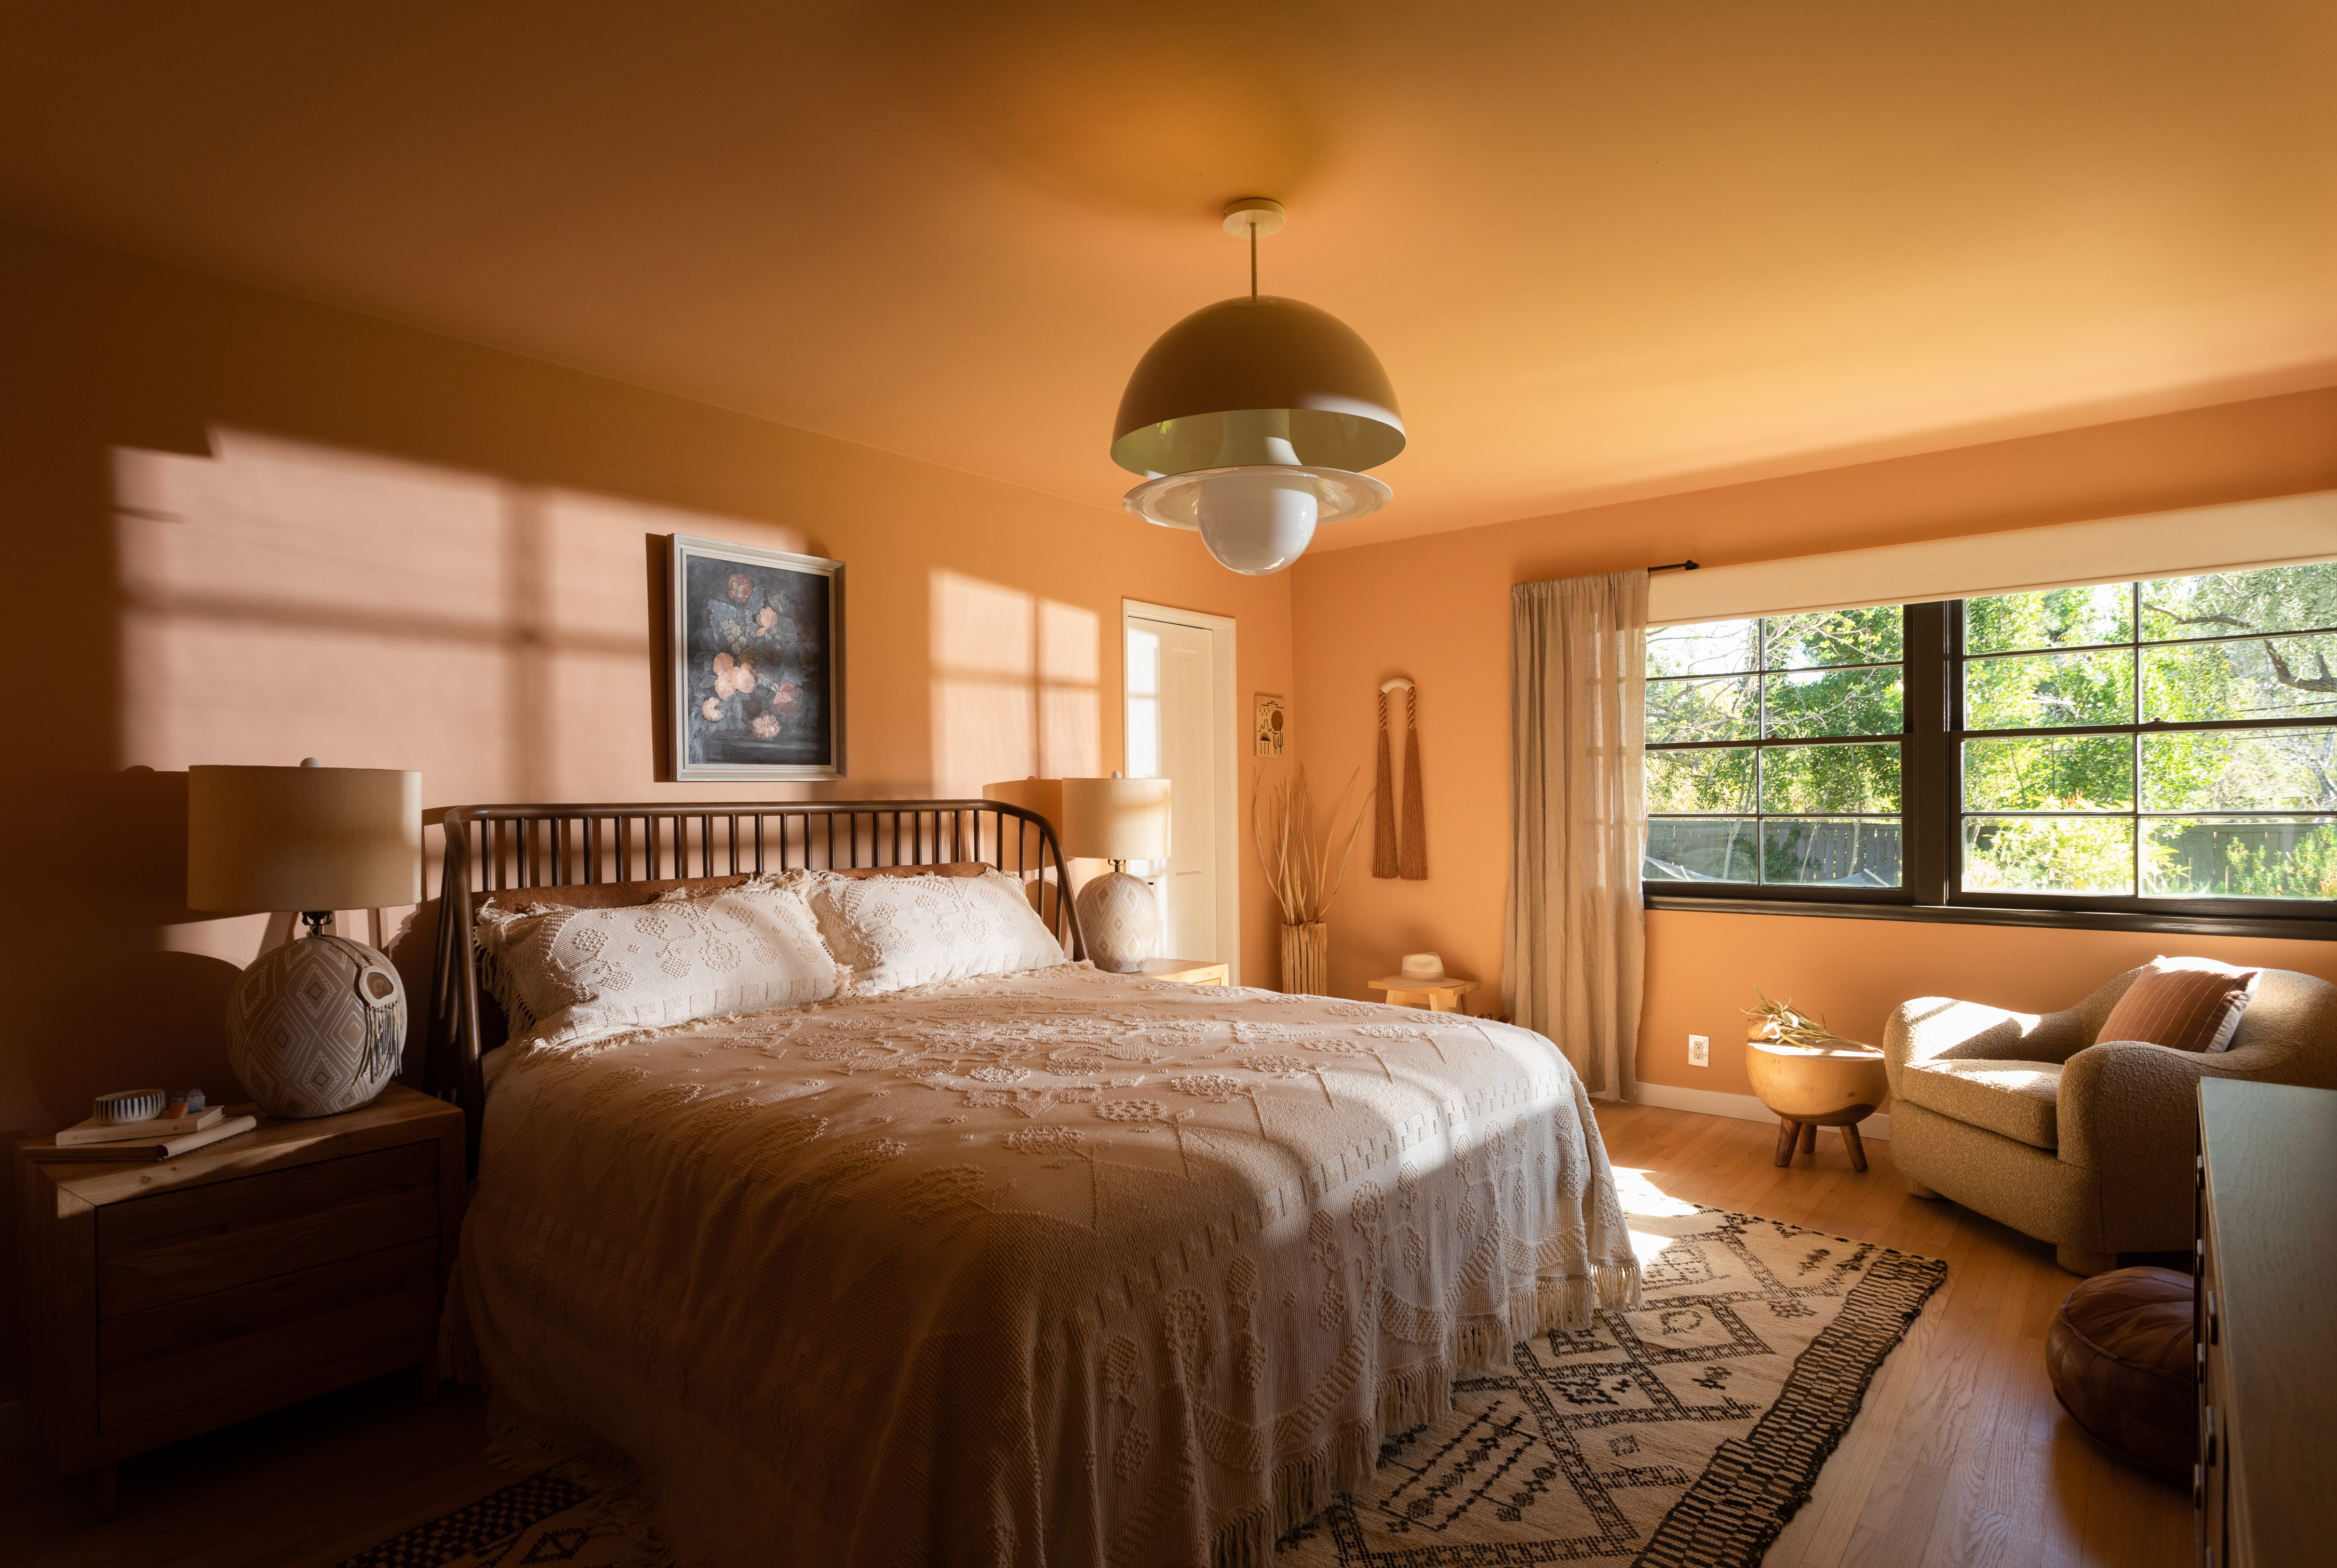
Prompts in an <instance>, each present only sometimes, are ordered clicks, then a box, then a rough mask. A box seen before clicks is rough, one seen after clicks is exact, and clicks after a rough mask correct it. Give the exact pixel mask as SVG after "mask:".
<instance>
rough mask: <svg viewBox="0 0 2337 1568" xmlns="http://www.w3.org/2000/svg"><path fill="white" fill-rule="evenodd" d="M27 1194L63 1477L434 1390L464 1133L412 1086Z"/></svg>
mask: <svg viewBox="0 0 2337 1568" xmlns="http://www.w3.org/2000/svg"><path fill="white" fill-rule="evenodd" d="M45 1142H47V1140H46V1139H24V1140H20V1141H19V1142H18V1143H17V1145H16V1147H17V1161H16V1177H17V1193H18V1201H19V1203H20V1205H21V1207H20V1209H19V1210H18V1212H19V1214H20V1216H21V1220H20V1234H21V1236H22V1239H23V1240H22V1244H21V1245H22V1264H21V1268H22V1278H23V1284H24V1322H25V1328H26V1330H27V1333H28V1336H29V1347H30V1350H31V1354H30V1356H29V1357H28V1358H27V1359H28V1363H29V1371H30V1374H31V1378H30V1381H31V1384H32V1387H31V1389H30V1394H31V1400H30V1403H31V1406H32V1409H33V1413H34V1420H35V1421H36V1422H37V1423H38V1424H39V1426H40V1428H41V1431H42V1435H43V1436H44V1439H45V1440H46V1442H47V1444H48V1446H49V1449H50V1452H51V1454H52V1455H54V1461H55V1464H56V1466H57V1469H58V1472H59V1473H60V1474H62V1475H76V1474H79V1473H81V1472H83V1471H87V1470H95V1471H96V1472H97V1473H98V1479H97V1485H98V1506H99V1509H100V1511H101V1512H103V1513H104V1514H108V1515H111V1514H112V1511H113V1495H114V1465H115V1463H116V1462H117V1461H119V1460H121V1459H122V1458H124V1457H126V1456H128V1455H132V1454H139V1453H142V1452H144V1451H145V1450H147V1449H149V1448H155V1447H160V1446H161V1445H163V1444H165V1443H174V1442H176V1441H178V1440H179V1439H180V1438H181V1437H189V1436H193V1435H194V1434H196V1433H198V1432H205V1431H209V1430H210V1429H211V1428H212V1427H214V1426H225V1425H227V1424H228V1423H229V1422H230V1421H240V1420H242V1419H243V1418H244V1417H246V1416H256V1415H258V1414H259V1413H260V1412H261V1411H264V1410H272V1409H275V1408H276V1407H278V1406H283V1405H289V1404H291V1403H293V1402H294V1401H296V1400H300V1399H306V1398H308V1397H309V1396H311V1395H314V1394H321V1393H324V1392H325V1391H326V1390H328V1389H331V1388H338V1387H343V1386H344V1385H346V1384H350V1383H356V1382H359V1381H362V1380H363V1379H365V1378H367V1377H377V1376H379V1375H380V1374H382V1373H384V1372H387V1371H391V1370H393V1369H395V1368H396V1367H411V1366H416V1365H418V1366H419V1367H421V1368H422V1377H423V1392H424V1397H435V1394H436V1392H437V1339H438V1307H439V1303H440V1301H441V1300H442V1299H444V1297H445V1287H446V1278H447V1274H448V1272H449V1270H450V1269H452V1268H453V1267H454V1262H455V1236H456V1234H457V1231H458V1229H459V1227H460V1224H461V1221H462V1213H463V1200H464V1180H463V1116H462V1112H459V1111H457V1110H456V1109H455V1107H454V1106H452V1105H449V1104H447V1103H445V1102H444V1101H440V1100H434V1099H432V1098H431V1097H430V1096H428V1095H426V1094H422V1093H416V1092H415V1091H414V1090H411V1089H407V1088H405V1087H403V1086H402V1085H399V1084H395V1083H393V1084H391V1085H390V1086H389V1088H388V1089H387V1090H386V1091H385V1092H384V1093H383V1094H382V1096H381V1098H380V1099H378V1100H376V1101H375V1102H374V1103H372V1104H371V1105H368V1106H367V1107H366V1108H365V1109H364V1110H361V1111H351V1112H346V1113H344V1114H342V1115H339V1116H320V1117H317V1118H315V1119H313V1120H309V1121H298V1122H277V1121H270V1120H265V1119H263V1120H262V1121H261V1122H260V1123H259V1126H258V1127H256V1128H254V1129H253V1130H252V1131H251V1132H246V1133H243V1134H242V1135H240V1136H239V1137H235V1138H230V1139H227V1140H225V1141H223V1142H219V1143H216V1144H213V1145H212V1146H210V1148H207V1149H199V1150H197V1151H195V1152H193V1153H191V1154H186V1155H182V1156H181V1157H180V1158H179V1159H176V1160H167V1161H140V1162H138V1163H135V1164H91V1163H65V1162H54V1163H42V1162H40V1161H34V1160H32V1159H29V1158H27V1157H26V1156H25V1154H24V1150H25V1149H26V1147H27V1146H28V1145H30V1144H34V1143H45Z"/></svg>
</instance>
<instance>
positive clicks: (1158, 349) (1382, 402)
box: [1111, 294, 1404, 521]
mask: <svg viewBox="0 0 2337 1568" xmlns="http://www.w3.org/2000/svg"><path fill="white" fill-rule="evenodd" d="M1403 443H1404V432H1403V417H1402V416H1401V415H1400V414H1398V413H1397V412H1396V406H1395V389H1394V388H1393V387H1391V386H1390V385H1389V384H1388V378H1387V372H1386V371H1385V370H1384V369H1382V368H1380V362H1379V357H1378V356H1377V355H1375V354H1374V353H1373V352H1372V350H1371V346H1370V345H1369V344H1367V343H1365V342H1364V340H1363V338H1360V337H1358V336H1356V335H1355V333H1354V331H1353V330H1352V329H1351V328H1348V326H1347V325H1346V324H1345V322H1343V321H1341V320H1340V319H1338V318H1337V317H1335V316H1334V315H1332V314H1331V313H1330V312H1328V311H1326V310H1318V309H1315V307H1314V306H1312V305H1309V304H1306V303H1305V302H1304V301H1303V300H1298V299H1280V298H1277V297H1276V296H1274V295H1270V294H1269V295H1260V296H1252V297H1245V298H1240V299H1221V300H1219V301H1218V302H1217V303H1216V304H1214V305H1208V306H1204V307H1202V308H1201V309H1198V310H1196V311H1194V312H1193V313H1192V314H1191V315H1190V316H1188V317H1186V318H1185V319H1183V320H1182V321H1179V322H1178V323H1177V324H1176V325H1175V326H1173V327H1171V328H1168V331H1166V332H1163V333H1162V334H1161V335H1160V337H1159V340H1158V341H1157V342H1155V343H1154V344H1153V345H1152V347H1151V348H1149V349H1147V350H1145V354H1144V358H1142V359H1139V361H1137V365H1136V370H1135V373H1134V374H1132V375H1131V376H1129V378H1128V389H1127V391H1126V392H1124V393H1123V394H1121V396H1120V417H1119V418H1118V419H1117V420H1116V421H1115V422H1114V423H1113V426H1112V443H1111V457H1112V461H1113V462H1115V463H1117V464H1119V465H1120V466H1121V467H1123V468H1125V469H1127V470H1129V472H1130V473H1133V474H1141V475H1145V476H1146V477H1148V478H1157V477H1159V476H1160V475H1180V474H1186V473H1189V472H1190V471H1191V470H1193V469H1196V468H1201V467H1214V468H1227V467H1238V466H1248V465H1252V464H1264V463H1282V464H1297V465H1299V466H1305V467H1311V468H1338V469H1346V470H1350V471H1353V470H1356V469H1362V468H1371V467H1375V466H1378V465H1380V464H1382V463H1384V462H1386V461H1387V460H1388V459H1389V458H1391V457H1393V456H1395V455H1396V454H1397V453H1399V452H1402V451H1403ZM1384 488H1385V487H1384V486H1382V489H1383V490H1384ZM1325 521H1328V519H1327V518H1326V519H1325Z"/></svg>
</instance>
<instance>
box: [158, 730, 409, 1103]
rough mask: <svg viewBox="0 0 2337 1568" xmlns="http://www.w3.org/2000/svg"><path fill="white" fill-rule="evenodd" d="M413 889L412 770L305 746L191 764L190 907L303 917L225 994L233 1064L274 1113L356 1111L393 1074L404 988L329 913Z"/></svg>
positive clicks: (403, 897)
mask: <svg viewBox="0 0 2337 1568" xmlns="http://www.w3.org/2000/svg"><path fill="white" fill-rule="evenodd" d="M421 900H422V775H421V774H419V773H402V772H399V771H397V770H396V769H388V768H328V767H325V766H324V765H323V764H322V763H320V762H318V760H316V759H315V758H313V757H311V758H309V759H308V760H307V761H305V762H303V763H301V764H300V766H299V767H298V768H193V769H189V770H188V779H187V907H189V908H191V909H212V910H220V911H225V912H232V913H235V914H254V913H259V912H261V911H267V912H269V913H276V912H279V911H286V910H297V911H298V912H299V915H300V917H301V919H302V920H303V921H305V922H306V923H307V925H308V935H307V936H305V937H302V938H301V939H299V940H298V941H293V942H287V943H285V944H284V945H283V946H279V947H276V948H273V949H271V950H269V952H266V953H263V954H261V955H260V956H259V957H258V958H257V959H255V960H253V962H252V965H251V966H250V967H249V968H248V969H246V970H245V971H244V972H243V975H242V976H241V977H240V978H239V979H238V980H237V981H236V983H235V987H234V989H233V990H232V991H231V992H230V994H229V996H228V1004H227V1050H228V1064H229V1065H230V1067H232V1068H233V1069H234V1071H235V1076H236V1080H237V1082H238V1083H241V1084H242V1086H243V1092H244V1093H246V1094H249V1096H250V1097H251V1098H252V1099H253V1100H255V1101H257V1102H259V1107H260V1109H261V1110H263V1111H265V1112H268V1114H269V1115H270V1116H330V1115H333V1114H336V1113H337V1112H342V1111H350V1110H355V1109H356V1108H357V1106H360V1105H365V1104H368V1103H371V1102H372V1101H373V1100H374V1098H375V1097H376V1096H377V1095H378V1094H380V1093H381V1091H382V1089H383V1087H384V1086H385V1085H386V1084H387V1083H388V1082H389V1080H390V1078H391V1076H392V1075H393V1074H394V1073H396V1071H397V1069H398V1064H399V1062H400V1061H401V1059H402V1058H403V1056H404V1054H405V1050H406V987H405V985H404V984H403V983H402V982H400V981H399V979H398V977H397V971H396V969H395V968H394V967H392V966H391V965H390V962H389V960H388V958H387V957H386V956H383V955H382V954H380V953H377V952H376V951H375V950H374V949H373V948H371V947H368V946H366V945H365V944H364V943H362V942H352V941H350V940H348V939H347V937H344V936H327V935H326V934H325V925H326V923H327V922H328V921H329V920H330V919H331V918H332V916H333V911H334V910H336V909H378V908H385V907H395V906H397V905H404V904H418V903H420V902H421Z"/></svg>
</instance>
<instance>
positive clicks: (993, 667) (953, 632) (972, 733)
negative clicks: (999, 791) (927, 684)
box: [928, 571, 1102, 797]
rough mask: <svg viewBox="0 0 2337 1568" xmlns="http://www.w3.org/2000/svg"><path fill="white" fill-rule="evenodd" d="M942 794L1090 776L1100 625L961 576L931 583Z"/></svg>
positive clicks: (1096, 746) (939, 574)
mask: <svg viewBox="0 0 2337 1568" xmlns="http://www.w3.org/2000/svg"><path fill="white" fill-rule="evenodd" d="M928 581H929V583H930V585H931V588H930V591H931V594H932V613H933V633H932V636H933V660H934V675H933V693H934V714H933V726H934V784H933V787H934V792H935V794H937V795H940V796H943V797H957V796H976V795H979V794H981V793H982V786H983V785H984V784H986V783H989V782H992V781H993V780H996V779H1022V778H1027V777H1030V776H1031V775H1032V774H1037V775H1038V776H1040V777H1041V778H1048V779H1060V778H1065V777H1074V778H1076V777H1085V776H1092V775H1093V774H1094V773H1095V772H1096V771H1097V769H1098V758H1099V756H1100V750H1101V741H1100V736H1101V730H1102V712H1101V708H1100V694H1099V681H1098V676H1099V671H1100V667H1101V663H1102V655H1101V652H1100V647H1099V639H1100V635H1101V627H1102V618H1101V617H1100V616H1099V615H1098V614H1097V613H1095V612H1094V611H1092V610H1087V609H1082V608H1080V606H1078V605H1075V604H1062V603H1056V602H1055V601H1053V600H1046V599H1041V598H1039V597H1038V596H1036V595H1034V594H1031V593H1024V592H1023V591H1022V590H1021V589H1019V588H1009V587H1006V586H1004V585H1003V584H1001V583H988V582H984V581H983V580H982V579H980V578H977V577H968V576H965V575H963V574H962V573H955V572H943V571H936V572H934V573H932V574H931V576H930V578H929V579H928Z"/></svg>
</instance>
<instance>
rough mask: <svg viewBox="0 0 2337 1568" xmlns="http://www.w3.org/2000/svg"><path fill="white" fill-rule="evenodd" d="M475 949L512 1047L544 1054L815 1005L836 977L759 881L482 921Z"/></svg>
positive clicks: (786, 896) (790, 911) (805, 931)
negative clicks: (516, 1042) (521, 1042)
mask: <svg viewBox="0 0 2337 1568" xmlns="http://www.w3.org/2000/svg"><path fill="white" fill-rule="evenodd" d="M479 946H481V947H482V948H483V949H484V951H485V953H486V955H487V957H488V959H489V964H488V965H487V968H488V971H489V973H488V976H487V978H488V984H489V987H490V989H492V990H493V991H494V994H495V995H496V998H497V999H498V1000H499V1001H501V1002H502V1003H503V1004H504V1013H505V1014H507V1015H508V1016H509V1018H510V1021H511V1032H512V1037H513V1039H517V1038H519V1037H520V1036H522V1035H523V1034H524V1035H527V1036H530V1037H532V1038H533V1039H535V1040H536V1041H538V1042H540V1043H542V1044H546V1045H559V1044H572V1043H574V1042H577V1041H580V1040H585V1039H590V1038H592V1037H593V1036H596V1035H601V1034H613V1033H616V1032H618V1031H620V1030H624V1029H642V1028H654V1027H657V1026H658V1025H660V1024H687V1023H689V1022H690V1021H691V1020H692V1019H697V1018H713V1017H719V1016H721V1015H722V1014H728V1013H742V1012H748V1011H751V1010H753V1009H756V1008H761V1007H791V1006H798V1005H802V1004H804V1003H807V1002H822V1001H826V999H827V998H828V997H830V996H833V995H836V992H837V990H838V989H839V988H840V987H841V985H842V984H843V982H844V981H845V979H846V972H845V971H844V970H842V969H840V968H839V967H838V966H837V965H836V960H835V959H834V958H832V957H830V956H829V955H828V951H827V946H826V944H825V943H823V942H822V941H821V940H820V936H819V927H818V926H817V925H816V923H815V922H814V921H813V919H812V916H811V911H810V910H809V909H808V908H807V907H805V905H804V901H803V897H802V896H801V894H800V893H798V892H797V890H796V889H795V888H793V887H780V886H777V885H774V884H771V883H768V882H763V881H759V880H758V882H757V883H755V884H750V885H748V886H747V887H728V888H724V889H721V890H720V891H718V892H713V893H689V892H684V893H681V894H680V896H677V895H675V894H668V895H666V896H665V897H661V898H660V899H659V900H658V901H657V902H655V903H652V904H632V905H627V906H624V907H620V908H613V909H572V908H567V907H560V906H553V905H543V904H533V905H530V906H528V907H526V908H525V909H523V910H521V911H519V912H518V913H516V914H502V913H496V912H490V913H488V914H486V915H484V916H481V917H480V920H479Z"/></svg>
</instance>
